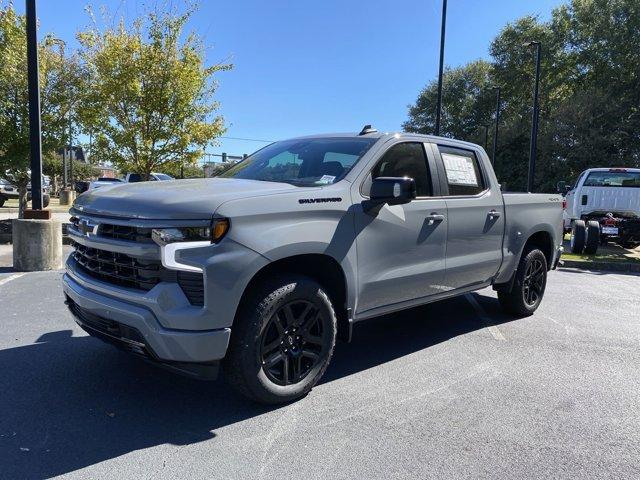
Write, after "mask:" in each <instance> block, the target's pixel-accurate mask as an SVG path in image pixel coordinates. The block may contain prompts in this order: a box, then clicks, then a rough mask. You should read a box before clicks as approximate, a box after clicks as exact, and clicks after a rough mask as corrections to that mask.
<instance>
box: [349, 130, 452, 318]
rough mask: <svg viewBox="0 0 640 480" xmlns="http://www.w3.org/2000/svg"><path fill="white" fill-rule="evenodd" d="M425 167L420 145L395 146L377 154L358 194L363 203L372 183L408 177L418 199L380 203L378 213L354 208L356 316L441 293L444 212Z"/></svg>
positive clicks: (423, 147)
mask: <svg viewBox="0 0 640 480" xmlns="http://www.w3.org/2000/svg"><path fill="white" fill-rule="evenodd" d="M430 163H431V165H432V166H435V163H433V158H432V159H431V162H429V161H428V160H427V156H426V154H425V145H424V144H423V143H421V142H401V143H396V144H395V145H392V146H391V147H389V148H388V149H387V150H386V152H385V153H383V154H382V157H381V159H380V160H379V161H378V162H377V163H376V164H375V166H374V168H373V169H372V170H371V172H370V175H369V177H368V179H367V181H365V183H364V184H363V186H362V189H361V190H360V192H361V195H362V197H363V198H362V199H363V200H364V199H366V198H367V196H368V193H369V191H368V189H369V187H370V181H371V179H373V178H376V177H410V178H413V179H414V180H415V181H416V187H417V198H416V199H415V200H413V201H412V202H410V203H407V204H404V205H393V206H390V205H386V204H385V205H383V206H382V207H381V208H380V209H379V210H377V211H365V210H364V209H362V208H360V206H359V205H358V204H356V205H357V207H356V208H357V210H356V212H355V228H356V235H357V236H356V245H357V255H358V256H357V258H358V282H359V285H358V287H359V295H358V299H359V300H358V305H357V310H356V314H360V315H361V314H363V313H364V314H365V315H366V313H365V312H367V311H370V310H372V309H375V308H378V307H384V306H388V305H392V304H398V303H402V302H404V301H408V300H414V299H419V298H422V297H426V296H429V295H433V294H435V293H440V292H441V291H442V284H443V281H444V275H445V249H446V240H447V223H448V220H447V208H446V204H445V200H444V199H442V198H433V193H434V186H435V185H434V180H433V177H434V175H435V171H434V175H431V171H432V169H431V168H429V165H430ZM434 170H435V169H434ZM436 179H437V177H436ZM436 181H437V180H436Z"/></svg>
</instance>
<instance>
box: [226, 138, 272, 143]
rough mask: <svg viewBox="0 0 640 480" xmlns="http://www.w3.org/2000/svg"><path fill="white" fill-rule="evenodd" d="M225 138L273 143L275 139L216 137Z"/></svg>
mask: <svg viewBox="0 0 640 480" xmlns="http://www.w3.org/2000/svg"><path fill="white" fill-rule="evenodd" d="M218 138H225V139H227V140H243V141H245V142H262V143H273V142H275V140H260V139H258V138H240V137H218Z"/></svg>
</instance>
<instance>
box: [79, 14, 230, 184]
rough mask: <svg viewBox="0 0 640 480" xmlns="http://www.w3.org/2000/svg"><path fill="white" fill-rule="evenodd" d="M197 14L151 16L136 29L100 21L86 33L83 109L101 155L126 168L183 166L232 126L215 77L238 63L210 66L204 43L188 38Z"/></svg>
mask: <svg viewBox="0 0 640 480" xmlns="http://www.w3.org/2000/svg"><path fill="white" fill-rule="evenodd" d="M193 12H194V10H193V9H190V10H188V11H187V12H186V13H183V14H171V13H150V14H146V15H145V16H143V17H141V18H140V19H138V20H136V21H135V22H134V23H133V25H132V26H131V28H128V27H127V26H126V25H125V23H124V22H123V21H121V22H120V23H119V24H118V25H117V26H115V27H105V28H99V27H98V26H97V24H94V26H93V27H92V28H91V29H89V30H87V31H84V32H82V33H80V34H79V35H78V39H79V41H80V44H81V50H80V55H81V58H82V61H83V64H84V65H85V67H86V72H87V75H86V85H85V87H84V88H83V92H84V94H83V108H82V110H81V111H80V112H79V115H80V118H81V120H82V124H83V127H84V130H85V131H87V132H92V134H93V136H94V143H93V149H92V157H93V159H94V160H97V161H106V162H112V163H114V164H115V165H116V166H118V167H119V169H120V170H121V171H123V172H126V171H136V172H140V173H142V174H149V173H151V172H152V171H158V170H168V171H176V169H179V166H180V165H181V164H183V163H184V164H192V163H194V162H195V161H196V160H197V159H198V158H200V157H201V154H202V152H203V150H204V148H205V147H206V146H207V145H209V144H211V143H212V142H213V141H214V140H215V138H216V137H218V136H220V135H221V134H222V133H223V132H224V130H225V128H224V123H223V119H222V117H221V116H219V115H216V111H217V109H218V103H217V102H216V101H215V100H214V99H213V95H214V93H215V90H216V86H217V85H216V82H215V80H214V76H215V74H217V73H218V72H220V71H223V70H227V69H229V68H231V66H230V65H226V64H218V65H213V66H206V65H205V61H204V51H203V47H202V43H201V41H200V40H199V39H198V38H197V37H196V36H195V35H193V34H189V35H186V37H184V38H183V32H184V28H185V24H186V22H187V21H188V20H189V18H190V17H191V16H192V14H193Z"/></svg>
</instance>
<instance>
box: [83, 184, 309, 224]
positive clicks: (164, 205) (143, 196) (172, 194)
mask: <svg viewBox="0 0 640 480" xmlns="http://www.w3.org/2000/svg"><path fill="white" fill-rule="evenodd" d="M295 190H298V191H301V192H302V191H304V190H307V189H305V188H300V187H295V186H293V185H290V184H288V183H276V182H261V181H257V180H241V179H235V178H198V179H189V180H174V181H170V182H140V183H125V184H122V185H114V186H109V187H102V188H98V189H95V190H90V191H88V192H85V193H83V194H82V195H80V196H79V197H78V198H77V199H76V201H75V202H74V204H73V209H72V211H73V212H74V213H87V214H93V215H100V216H107V217H124V218H139V219H160V220H188V219H198V220H202V219H208V218H211V215H212V214H213V213H214V212H215V211H216V210H217V208H218V207H219V206H220V205H222V204H223V203H225V202H227V201H229V200H236V199H240V198H247V197H259V196H263V195H273V194H278V193H286V192H291V191H295Z"/></svg>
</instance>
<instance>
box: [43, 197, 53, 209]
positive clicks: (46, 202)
mask: <svg viewBox="0 0 640 480" xmlns="http://www.w3.org/2000/svg"><path fill="white" fill-rule="evenodd" d="M50 203H51V197H50V196H49V195H43V196H42V208H47V207H48V206H49V204H50Z"/></svg>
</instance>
